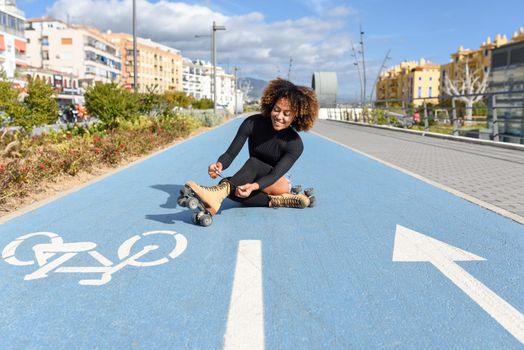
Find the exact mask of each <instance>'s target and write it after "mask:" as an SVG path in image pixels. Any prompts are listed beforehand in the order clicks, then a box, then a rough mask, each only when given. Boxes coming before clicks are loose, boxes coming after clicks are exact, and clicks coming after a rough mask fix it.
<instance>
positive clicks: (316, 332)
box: [0, 118, 524, 350]
mask: <svg viewBox="0 0 524 350" xmlns="http://www.w3.org/2000/svg"><path fill="white" fill-rule="evenodd" d="M241 122H242V119H241V118H238V119H234V120H232V121H231V122H230V123H227V124H225V125H222V126H220V127H218V128H215V129H212V130H210V131H209V132H206V133H203V134H201V135H198V136H196V137H193V138H191V139H188V140H186V141H185V142H181V143H179V144H177V145H175V146H173V147H170V148H168V149H166V150H164V151H163V152H160V153H158V154H156V155H154V156H152V157H149V158H146V159H144V160H142V161H140V162H137V163H134V164H132V165H131V166H128V167H126V168H124V169H121V170H120V171H118V172H115V173H113V174H112V175H111V176H107V177H105V178H101V179H100V180H99V181H96V182H93V183H91V184H89V185H88V186H85V187H83V188H81V189H79V190H77V191H74V192H71V193H69V194H68V195H66V196H63V197H60V198H58V199H56V200H54V201H51V202H49V203H47V204H45V205H43V206H40V207H38V208H34V209H33V210H32V211H29V212H26V213H23V214H21V215H19V216H16V217H12V218H11V219H9V220H5V221H0V310H1V311H2V315H1V316H0V339H1V342H0V349H1V350H4V349H5V350H11V349H13V350H15V349H16V350H17V349H57V350H59V349H225V350H237V349H241V350H243V349H249V350H256V349H262V350H263V349H268V350H269V349H271V350H272V349H283V350H287V349H290V350H294V349H330V350H331V349H334V350H338V349H340V350H346V349H365V350H368V349H371V350H374V349H380V350H383V349H403V350H404V349H407V350H411V349H416V350H418V349H461V350H463V349H467V350H469V349H472V350H473V349H475V350H477V349H515V350H516V349H522V348H523V346H524V314H523V312H524V274H522V271H523V270H524V255H523V254H522V251H523V249H524V225H522V224H519V223H517V222H515V221H513V220H510V219H508V218H506V217H503V216H501V215H498V214H496V213H493V212H491V211H489V210H486V209H484V208H481V207H479V206H478V205H476V204H472V203H470V202H468V201H466V200H463V199H461V198H459V197H457V196H455V195H454V194H451V193H449V192H446V191H443V190H441V189H439V188H438V186H435V185H429V184H427V183H425V182H423V181H419V180H418V179H416V178H414V177H413V176H408V175H406V174H404V173H402V172H400V171H397V170H395V169H393V168H392V167H391V166H385V165H383V164H380V163H379V162H377V161H375V160H373V159H370V158H369V157H366V156H363V155H361V154H358V153H357V152H353V151H351V150H350V149H349V148H347V147H343V146H340V145H339V144H338V143H335V142H331V141H328V140H326V139H325V138H322V137H320V136H318V135H316V134H313V133H303V134H302V135H301V136H302V139H303V141H304V147H305V150H306V151H305V152H304V153H303V155H302V156H301V157H300V159H299V160H298V161H297V162H296V164H295V165H294V166H293V170H292V171H291V175H292V181H293V182H294V183H295V184H302V185H303V186H304V187H309V186H311V187H314V188H315V193H316V196H317V202H316V206H315V207H313V208H306V209H303V210H298V209H292V208H279V209H272V208H249V207H243V206H241V205H239V204H238V203H236V202H233V201H230V200H226V201H224V203H223V205H222V207H221V210H220V211H219V213H218V215H216V216H215V217H214V218H213V224H212V225H211V226H210V227H202V226H196V225H194V224H193V223H192V220H191V216H192V210H189V209H188V208H183V207H180V206H179V205H178V204H177V197H178V195H179V193H180V189H182V188H183V185H184V183H185V181H187V180H188V179H193V180H194V181H196V182H197V183H201V184H203V185H211V184H214V183H216V180H215V181H214V180H211V179H210V178H209V176H208V175H207V166H208V164H209V163H210V162H212V161H214V160H216V157H217V156H218V155H219V154H220V153H221V152H223V151H224V150H225V148H227V146H228V143H229V140H231V139H232V138H233V137H234V135H235V134H236V132H237V130H238V127H239V125H240V123H241ZM317 131H324V133H328V132H329V134H331V136H332V137H334V136H336V137H337V138H339V141H344V140H348V139H350V140H351V142H352V143H353V147H354V148H356V147H357V146H359V147H360V148H361V149H363V148H364V147H367V148H369V149H367V148H366V149H365V151H366V152H368V153H371V152H372V151H373V149H375V153H376V155H377V156H378V155H381V154H382V156H383V154H386V155H388V154H391V157H393V156H395V155H396V157H397V158H401V157H400V155H403V157H406V159H405V160H404V163H405V165H404V167H406V168H408V165H409V164H410V163H412V162H414V163H418V164H419V165H420V163H427V164H428V165H426V167H429V166H430V165H431V164H432V162H431V159H432V158H437V157H439V159H441V158H442V161H443V160H444V159H447V158H449V159H454V158H457V159H458V160H457V161H456V162H457V163H459V162H460V161H459V160H460V159H464V160H463V161H464V162H471V158H472V157H478V158H479V159H481V160H479V162H481V161H484V160H482V159H484V158H486V157H485V156H482V155H483V152H480V155H476V154H471V153H474V152H473V151H470V154H467V153H466V154H464V153H460V152H458V151H454V150H450V149H449V148H450V145H452V144H453V143H450V142H449V141H447V142H445V143H443V144H442V146H440V147H437V146H431V144H426V142H429V143H432V142H438V140H429V139H426V138H419V139H416V138H415V139H414V140H412V141H409V139H408V140H406V139H404V138H405V137H409V136H408V135H403V134H400V133H398V134H390V133H385V134H384V135H382V134H380V133H381V132H378V131H376V132H377V133H378V134H374V131H373V130H367V129H364V128H360V129H359V128H355V127H350V128H346V127H345V126H344V125H339V124H335V123H328V122H319V123H318V126H317ZM387 135H389V136H387ZM334 138H335V137H334ZM415 141H418V142H419V143H415ZM395 144H396V146H395ZM456 146H457V148H458V147H469V145H462V144H457V145H456ZM394 147H398V149H400V150H397V151H395V148H394ZM422 147H423V148H422ZM246 148H247V147H244V149H243V150H242V151H241V152H240V154H239V155H238V157H237V158H236V159H235V161H234V162H233V163H232V164H231V167H230V168H228V169H226V170H225V171H224V175H231V174H233V173H234V172H235V171H236V169H239V168H240V167H241V166H242V164H243V163H244V161H245V160H246V159H248V154H247V149H246ZM417 149H419V150H420V149H422V154H420V155H418V153H417V152H419V151H417ZM424 152H425V153H427V154H426V155H425V154H424ZM445 152H449V153H451V155H447V156H446V155H445ZM484 153H487V151H486V152H484ZM507 154H508V152H507V151H504V152H500V155H498V156H492V157H491V158H488V159H490V161H491V160H493V161H494V160H495V159H493V158H496V159H497V162H501V163H503V164H506V163H508V164H512V163H511V162H509V161H507V160H501V158H504V157H506V156H507ZM410 159H411V162H410ZM390 161H392V159H390ZM454 164H455V162H451V161H450V164H449V165H448V168H449V170H444V171H443V172H450V171H454V172H456V173H457V174H459V173H460V172H459V171H458V170H457V169H456V167H455V166H454ZM470 167H473V166H472V165H470ZM492 167H494V166H492ZM417 169H418V168H414V169H413V170H417ZM470 170H471V169H470ZM441 171H442V170H441ZM435 172H436V171H435ZM506 174H509V170H507V171H506ZM435 213H438V215H435Z"/></svg>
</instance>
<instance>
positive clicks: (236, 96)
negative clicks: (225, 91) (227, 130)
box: [233, 67, 240, 116]
mask: <svg viewBox="0 0 524 350" xmlns="http://www.w3.org/2000/svg"><path fill="white" fill-rule="evenodd" d="M234 70H235V89H234V90H233V93H234V94H235V112H234V113H233V114H234V115H235V116H236V115H237V113H238V107H237V98H238V88H237V85H238V84H237V79H238V77H237V72H238V71H239V70H240V68H238V67H235V68H234Z"/></svg>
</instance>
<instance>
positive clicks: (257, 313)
mask: <svg viewBox="0 0 524 350" xmlns="http://www.w3.org/2000/svg"><path fill="white" fill-rule="evenodd" d="M224 349H225V350H241V349H249V350H258V349H260V350H262V349H264V301H263V289H262V244H261V242H260V241H254V240H243V241H240V242H239V243H238V253H237V265H236V268H235V278H234V281H233V290H232V292H231V302H230V304H229V314H228V319H227V327H226V334H225V335H224Z"/></svg>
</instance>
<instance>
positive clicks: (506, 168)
mask: <svg viewBox="0 0 524 350" xmlns="http://www.w3.org/2000/svg"><path fill="white" fill-rule="evenodd" d="M313 131H314V132H316V133H318V134H320V135H323V136H326V137H328V138H330V139H332V140H335V141H337V142H339V143H342V144H345V145H347V146H349V147H351V148H353V149H356V150H358V151H361V152H364V153H366V154H369V155H371V156H373V157H375V158H378V159H381V160H383V161H386V162H388V163H391V164H394V165H396V166H398V167H401V168H403V169H406V170H409V171H411V172H413V173H415V174H418V175H420V176H423V177H425V178H427V179H430V180H432V181H434V182H437V183H439V184H442V185H445V186H447V187H450V188H452V189H454V190H457V191H460V192H462V193H465V194H467V195H470V196H472V197H475V198H478V199H480V200H482V201H484V202H487V203H489V204H492V205H495V206H497V207H499V208H502V209H505V210H507V211H509V212H511V213H514V214H516V215H519V216H521V217H524V151H519V150H510V149H504V148H498V147H494V146H489V145H478V144H472V143H466V142H461V141H454V140H447V139H439V138H434V137H425V136H421V135H417V134H411V133H403V132H398V131H393V130H385V129H379V128H372V127H366V126H360V125H352V124H347V123H341V122H335V121H329V120H319V121H317V123H316V124H315V127H314V128H313Z"/></svg>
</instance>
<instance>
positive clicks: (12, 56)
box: [0, 0, 28, 79]
mask: <svg viewBox="0 0 524 350" xmlns="http://www.w3.org/2000/svg"><path fill="white" fill-rule="evenodd" d="M24 26H25V18H24V13H23V12H22V11H20V10H19V9H18V8H17V7H16V1H15V0H0V69H1V70H3V71H5V73H6V74H7V77H8V78H9V79H12V78H14V77H15V70H16V69H17V68H20V67H24V66H26V65H27V64H28V62H27V59H26V57H25V54H26V49H27V45H26V40H25V37H24Z"/></svg>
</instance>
